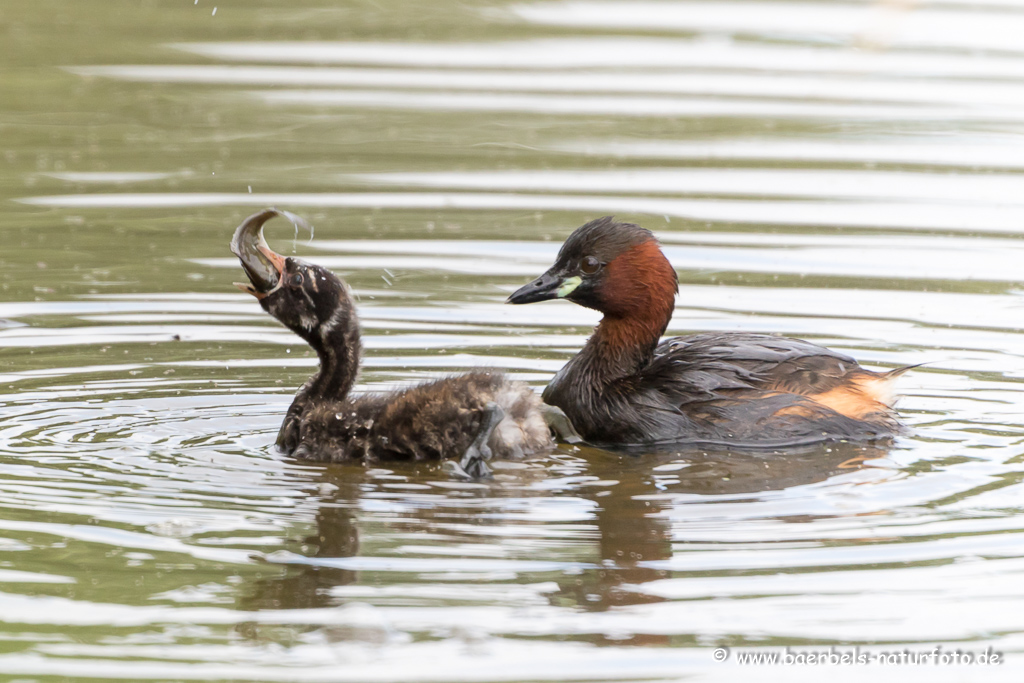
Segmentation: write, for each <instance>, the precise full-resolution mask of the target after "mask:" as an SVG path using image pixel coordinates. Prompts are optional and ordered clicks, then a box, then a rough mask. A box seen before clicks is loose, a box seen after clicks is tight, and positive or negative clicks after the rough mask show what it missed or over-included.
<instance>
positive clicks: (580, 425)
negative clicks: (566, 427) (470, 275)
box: [508, 216, 908, 447]
mask: <svg viewBox="0 0 1024 683" xmlns="http://www.w3.org/2000/svg"><path fill="white" fill-rule="evenodd" d="M677 291H678V278H677V276H676V272H675V270H674V269H673V268H672V265H671V264H670V263H669V262H668V259H667V258H665V255H664V254H663V253H662V251H661V249H660V247H659V245H658V242H657V240H656V239H655V237H654V235H652V234H651V232H650V231H648V230H645V229H644V228H641V227H640V226H638V225H633V224H630V223H618V222H616V221H615V220H614V219H613V218H612V217H610V216H608V217H605V218H599V219H597V220H595V221H591V222H590V223H587V224H586V225H584V226H582V227H580V228H577V229H576V231H575V232H573V233H572V235H570V236H569V239H567V240H566V241H565V244H563V245H562V248H561V250H560V251H559V252H558V258H557V259H556V261H555V264H554V265H553V266H552V267H551V268H549V269H548V271H547V272H546V273H544V274H543V275H541V276H540V277H539V278H537V279H536V280H534V281H533V282H531V283H530V284H528V285H526V286H525V287H522V288H520V289H519V290H518V291H516V292H515V293H514V294H512V296H510V297H509V299H508V300H509V302H510V303H513V304H527V303H533V302H535V301H546V300H549V299H568V300H569V301H572V302H574V303H577V304H579V305H581V306H586V307H587V308H593V309H595V310H598V311H600V312H601V313H603V314H604V317H603V318H602V319H601V322H600V324H599V325H598V326H597V328H596V329H595V331H594V334H593V336H591V337H590V339H589V340H588V341H587V343H586V345H585V346H584V347H583V350H582V351H580V353H579V354H577V355H576V356H575V357H574V358H573V359H572V360H570V361H569V362H568V363H567V364H566V365H565V367H563V368H562V369H561V370H560V371H559V372H558V374H557V375H555V377H554V379H553V380H552V381H551V384H549V385H548V387H547V389H545V391H544V394H543V397H544V400H545V401H546V402H547V403H549V404H551V405H554V406H557V407H559V408H561V409H562V410H563V411H565V414H566V415H567V416H568V417H569V419H570V420H571V421H572V424H573V426H574V427H575V428H576V430H577V431H578V432H579V433H580V434H581V435H582V436H583V438H584V439H586V440H588V441H591V442H594V443H598V444H620V445H628V444H653V443H691V444H709V445H713V444H720V445H728V446H753V447H781V446H795V445H799V444H810V443H815V442H821V441H831V440H839V439H851V440H870V439H875V438H884V437H891V436H893V435H894V434H897V433H898V432H899V429H900V428H899V423H898V422H897V420H896V416H895V414H894V412H893V410H892V408H891V404H892V401H893V399H892V392H891V386H890V385H891V382H892V380H893V379H894V378H895V377H896V376H897V375H899V374H900V373H902V372H904V371H905V370H907V369H908V368H900V369H898V370H894V371H892V372H888V373H876V372H872V371H870V370H865V369H864V368H862V367H860V366H859V365H857V362H856V361H855V360H853V359H852V358H850V357H849V356H845V355H843V354H841V353H837V352H835V351H831V350H829V349H826V348H824V347H821V346H818V345H816V344H811V343H810V342H806V341H803V340H801V339H788V338H785V337H775V336H771V335H767V334H749V333H744V332H731V333H730V332H712V333H705V334H697V335H693V336H690V337H676V338H674V339H666V340H665V341H663V342H661V343H660V344H659V343H658V342H659V340H660V338H661V335H662V334H663V333H664V332H665V328H666V327H667V326H668V322H669V320H670V319H671V317H672V311H673V309H674V307H675V297H676V293H677Z"/></svg>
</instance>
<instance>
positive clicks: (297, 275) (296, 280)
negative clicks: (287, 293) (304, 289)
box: [288, 273, 302, 287]
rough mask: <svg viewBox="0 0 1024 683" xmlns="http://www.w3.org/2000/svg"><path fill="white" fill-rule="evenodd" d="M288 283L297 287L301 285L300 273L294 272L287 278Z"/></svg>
mask: <svg viewBox="0 0 1024 683" xmlns="http://www.w3.org/2000/svg"><path fill="white" fill-rule="evenodd" d="M288 284H290V285H291V286H292V287H299V286H301V285H302V273H295V274H294V275H292V276H291V277H289V278H288Z"/></svg>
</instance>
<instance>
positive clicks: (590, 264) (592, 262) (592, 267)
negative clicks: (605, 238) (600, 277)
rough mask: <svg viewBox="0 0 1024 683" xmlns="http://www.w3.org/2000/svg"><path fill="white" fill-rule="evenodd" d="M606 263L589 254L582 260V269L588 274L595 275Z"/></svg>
mask: <svg viewBox="0 0 1024 683" xmlns="http://www.w3.org/2000/svg"><path fill="white" fill-rule="evenodd" d="M603 265H604V264H603V263H601V262H600V261H598V260H597V258H596V257H594V256H587V257H586V258H584V259H583V260H582V261H580V270H582V271H583V272H584V273H586V274H587V275H593V274H594V273H596V272H597V271H599V270H601V266H603Z"/></svg>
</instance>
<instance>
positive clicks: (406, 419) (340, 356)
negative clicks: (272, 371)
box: [231, 209, 552, 476]
mask: <svg viewBox="0 0 1024 683" xmlns="http://www.w3.org/2000/svg"><path fill="white" fill-rule="evenodd" d="M277 215H281V212H279V211H277V210H276V209H266V210H264V211H261V212H260V213H257V214H254V215H252V216H250V217H249V218H247V219H246V220H245V221H244V222H243V223H242V225H240V226H239V227H238V229H237V230H236V232H235V236H234V239H233V240H232V242H231V250H232V251H233V252H234V253H235V255H236V256H238V258H239V260H240V261H241V263H242V267H243V268H244V270H245V272H246V275H248V277H249V281H250V284H239V285H238V286H239V287H240V288H242V289H243V290H244V291H247V292H249V293H250V294H252V295H253V296H255V297H256V298H257V299H258V300H259V302H260V305H261V306H262V307H263V310H265V311H267V312H268V313H270V314H271V315H272V316H274V317H275V318H277V320H279V321H280V322H281V323H282V324H284V325H285V326H286V327H287V328H288V329H290V330H292V331H293V332H295V333H296V334H297V335H299V336H300V337H302V338H303V339H304V340H305V341H306V342H307V343H308V344H309V345H310V346H311V347H313V349H314V350H315V351H316V353H317V356H318V357H319V359H320V367H319V369H318V371H317V373H316V374H315V375H313V377H311V378H310V379H309V381H307V382H306V383H305V384H304V385H303V386H302V388H301V389H299V392H298V393H297V394H296V396H295V399H294V401H293V402H292V405H291V407H290V408H289V409H288V413H287V414H286V415H285V419H284V423H283V424H282V425H281V431H280V433H279V434H278V439H277V444H278V446H279V447H280V448H281V449H282V450H284V452H286V453H289V454H291V455H294V456H295V457H300V458H306V459H309V460H318V461H344V460H364V461H377V460H439V459H449V458H461V461H460V463H459V467H458V468H457V470H456V471H461V472H463V473H468V474H469V475H472V476H480V475H482V474H486V472H487V466H486V465H485V464H484V461H486V460H488V459H490V458H491V457H496V458H522V457H524V456H526V455H530V454H533V453H538V452H542V451H544V450H546V449H548V448H550V446H551V445H552V440H551V436H550V433H549V430H548V427H547V424H546V423H545V420H544V416H543V415H542V413H541V410H540V409H541V401H540V398H539V397H538V396H537V395H536V393H535V392H534V391H533V390H532V389H530V387H528V386H526V385H525V384H522V383H521V382H513V381H511V380H509V379H508V378H507V377H506V376H505V375H503V374H502V373H500V372H490V371H476V372H468V373H465V374H461V375H457V376H453V377H447V378H445V379H440V380H437V381H434V382H428V383H424V384H419V385H416V386H413V387H410V388H408V389H403V390H399V391H395V392H392V393H387V394H367V395H361V396H352V395H351V391H352V387H353V385H354V384H355V381H356V375H357V374H358V371H359V359H360V354H361V351H362V346H361V343H360V330H359V319H358V317H357V315H356V312H355V307H354V306H353V304H352V299H351V296H350V294H349V291H348V287H347V286H346V285H345V283H344V282H343V281H342V280H341V279H340V278H338V277H337V276H336V275H334V273H332V272H330V271H329V270H327V269H325V268H322V267H320V266H317V265H314V264H310V263H305V262H303V261H301V260H299V259H295V258H285V257H282V256H280V255H278V254H276V253H274V252H273V251H272V250H271V249H270V247H268V246H267V244H266V241H265V240H264V239H263V224H264V223H265V222H266V221H268V220H270V219H271V218H273V217H274V216H277Z"/></svg>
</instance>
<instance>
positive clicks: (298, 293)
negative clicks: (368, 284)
mask: <svg viewBox="0 0 1024 683" xmlns="http://www.w3.org/2000/svg"><path fill="white" fill-rule="evenodd" d="M282 215H285V214H284V213H283V212H281V211H278V210H277V209H265V210H263V211H260V212H259V213H256V214H253V215H252V216H249V217H248V218H246V219H245V220H244V221H243V222H242V224H241V225H240V226H238V228H237V229H236V230H235V235H234V238H233V239H232V240H231V251H232V252H233V253H234V254H235V256H237V257H238V260H239V261H241V263H242V268H243V269H244V270H245V274H246V275H247V276H248V277H249V283H250V284H243V283H237V282H236V283H235V285H236V286H237V287H238V288H239V289H241V290H242V291H244V292H248V293H249V294H252V295H253V296H255V297H256V298H257V299H258V300H259V302H260V306H262V307H263V310H265V311H266V312H267V313H269V314H270V315H272V316H274V317H275V318H277V319H278V320H279V321H280V322H281V323H282V324H283V325H284V326H285V327H287V328H288V329H290V330H291V331H292V332H294V333H295V334H297V335H299V336H300V337H302V338H303V339H305V340H306V341H307V342H309V344H310V345H311V346H313V347H314V348H315V349H317V350H320V348H321V347H323V346H324V345H325V344H326V343H327V342H326V340H327V337H328V335H329V334H330V333H331V332H332V331H333V330H335V329H338V328H339V327H342V326H344V327H347V326H348V325H350V324H351V323H352V322H354V320H355V310H354V306H353V304H352V297H351V295H350V294H349V291H348V287H347V286H346V285H345V283H344V282H343V281H342V280H341V278H339V277H338V276H337V275H335V274H334V273H332V272H331V271H329V270H327V269H326V268H323V267H322V266H318V265H315V264H312V263H306V262H305V261H302V260H301V259H297V258H292V257H284V256H281V255H280V254H276V253H274V251H273V250H271V248H270V247H269V246H268V245H267V242H266V240H265V239H264V237H263V224H264V223H266V222H267V221H268V220H270V219H271V218H273V217H274V216H282Z"/></svg>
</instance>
